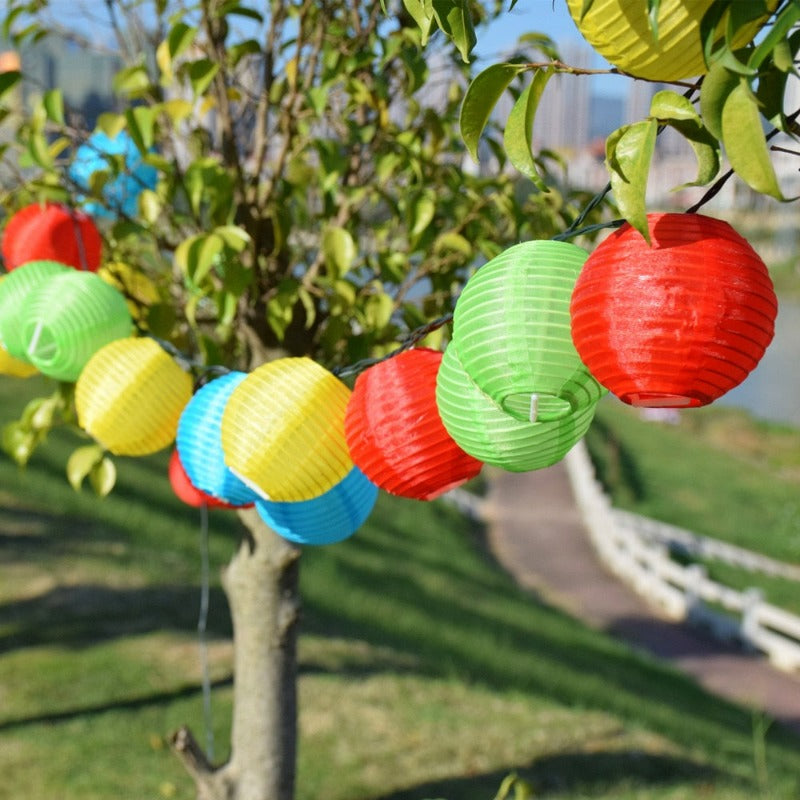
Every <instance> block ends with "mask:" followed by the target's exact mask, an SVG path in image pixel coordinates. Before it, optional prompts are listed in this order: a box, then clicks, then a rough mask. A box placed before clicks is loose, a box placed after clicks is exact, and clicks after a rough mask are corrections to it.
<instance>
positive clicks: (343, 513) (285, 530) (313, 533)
mask: <svg viewBox="0 0 800 800" xmlns="http://www.w3.org/2000/svg"><path fill="white" fill-rule="evenodd" d="M377 498H378V487H377V486H375V484H374V483H372V482H371V481H370V480H369V479H368V478H367V477H366V476H365V475H364V473H363V472H361V470H360V469H359V468H358V467H353V468H352V469H351V470H350V472H348V473H347V475H346V476H345V477H344V478H343V479H342V480H341V481H339V483H337V484H335V485H334V486H333V488H331V489H328V491H327V492H325V493H323V494H321V495H319V496H318V497H314V498H312V499H311V500H298V501H296V502H273V501H272V500H262V499H261V498H259V499H258V500H256V511H258V514H259V516H260V517H261V519H263V520H264V522H266V523H267V525H269V526H270V528H272V530H274V531H275V532H276V533H278V534H280V535H281V536H283V538H284V539H288V540H289V541H290V542H294V543H295V544H315V545H316V544H334V543H335V542H341V541H342V540H344V539H347V538H348V537H349V536H352V535H353V534H354V533H355V532H356V531H357V530H358V529H359V528H360V527H361V526H362V525H363V524H364V522H365V521H366V519H367V517H368V516H369V515H370V513H371V511H372V507H373V506H374V505H375V501H376V500H377Z"/></svg>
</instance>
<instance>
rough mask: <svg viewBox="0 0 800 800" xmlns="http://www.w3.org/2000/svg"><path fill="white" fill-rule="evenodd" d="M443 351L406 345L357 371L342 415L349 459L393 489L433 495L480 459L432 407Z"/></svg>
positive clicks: (472, 472)
mask: <svg viewBox="0 0 800 800" xmlns="http://www.w3.org/2000/svg"><path fill="white" fill-rule="evenodd" d="M441 361H442V354H441V353H440V352H438V351H436V350H430V349H427V348H418V349H414V350H407V351H405V352H404V353H400V354H399V355H397V356H394V357H392V358H390V359H388V360H386V361H382V362H380V363H378V364H375V365H374V366H372V367H370V368H369V369H368V370H366V371H364V372H363V373H361V375H359V376H358V379H357V380H356V385H355V388H354V389H353V394H352V395H351V397H350V401H349V402H348V405H347V414H346V415H345V423H344V424H345V436H346V438H347V446H348V447H349V449H350V456H351V458H352V459H353V463H354V464H356V466H358V467H359V469H361V471H362V472H363V473H364V474H365V475H366V476H367V477H368V478H369V479H370V480H371V481H372V482H373V483H374V484H376V485H377V486H379V487H380V488H382V489H385V490H386V491H387V492H391V493H392V494H397V495H401V496H403V497H413V498H415V499H418V500H432V499H433V498H434V497H437V496H438V495H440V494H442V493H444V492H446V491H447V490H448V489H452V488H453V487H455V486H458V485H459V484H461V483H464V481H467V480H469V479H470V478H474V477H475V476H476V475H477V474H478V473H479V472H480V471H481V467H482V466H483V463H482V462H481V461H478V460H477V459H475V458H473V457H472V456H470V455H467V454H466V453H465V452H464V451H463V450H462V449H461V448H460V447H459V446H458V445H457V444H456V443H455V442H454V441H453V439H452V438H451V436H450V434H448V433H447V431H446V430H445V427H444V424H443V423H442V420H441V418H440V416H439V410H438V408H437V406H436V375H437V373H438V371H439V364H440V363H441Z"/></svg>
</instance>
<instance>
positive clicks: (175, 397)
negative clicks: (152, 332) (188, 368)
mask: <svg viewBox="0 0 800 800" xmlns="http://www.w3.org/2000/svg"><path fill="white" fill-rule="evenodd" d="M191 397H192V379H191V377H190V376H189V374H188V373H186V372H185V371H184V370H183V369H181V367H180V366H179V365H178V364H177V362H176V361H175V360H174V359H173V358H172V356H170V355H169V354H168V353H167V352H166V351H165V350H164V349H163V348H162V347H161V346H160V345H159V344H158V343H157V342H155V341H154V340H153V339H148V338H141V339H136V338H126V339H117V340H116V341H114V342H111V343H110V344H107V345H106V346H105V347H102V348H101V349H100V350H98V351H97V352H96V353H95V354H94V355H93V356H92V357H91V359H90V360H89V362H88V363H87V364H86V366H85V367H84V368H83V371H82V372H81V374H80V377H79V378H78V382H77V384H76V385H75V408H76V410H77V412H78V424H79V425H80V426H81V427H82V428H83V429H84V430H85V431H86V432H87V433H89V434H91V435H92V436H93V437H94V438H95V439H96V440H97V441H98V442H99V443H100V444H102V445H103V447H105V448H106V449H107V450H108V451H110V452H111V453H114V454H116V455H121V456H144V455H148V454H150V453H155V452H157V451H158V450H162V449H163V448H165V447H167V446H168V445H170V444H171V443H172V442H173V441H174V439H175V433H176V431H177V428H178V419H179V418H180V415H181V412H182V411H183V409H184V407H185V406H186V404H187V403H188V402H189V400H191Z"/></svg>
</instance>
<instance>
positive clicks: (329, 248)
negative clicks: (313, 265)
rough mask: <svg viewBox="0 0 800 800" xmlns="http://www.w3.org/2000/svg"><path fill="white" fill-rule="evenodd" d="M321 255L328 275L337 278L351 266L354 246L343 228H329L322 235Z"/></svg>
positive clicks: (354, 252)
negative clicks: (323, 257)
mask: <svg viewBox="0 0 800 800" xmlns="http://www.w3.org/2000/svg"><path fill="white" fill-rule="evenodd" d="M322 253H323V255H324V256H325V265H326V266H327V268H328V272H329V274H330V275H331V276H332V277H334V278H338V277H340V276H341V275H344V274H345V273H346V272H347V271H348V270H349V269H350V267H351V266H352V264H353V261H354V259H355V257H356V244H355V242H354V241H353V237H352V236H351V235H350V233H349V232H348V231H346V230H345V229H344V228H339V227H333V226H332V227H329V228H326V230H325V233H323V234H322Z"/></svg>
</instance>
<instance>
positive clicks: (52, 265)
mask: <svg viewBox="0 0 800 800" xmlns="http://www.w3.org/2000/svg"><path fill="white" fill-rule="evenodd" d="M68 270H69V267H66V266H64V265H63V264H59V263H58V262H56V261H30V262H28V263H27V264H23V265H22V266H21V267H18V268H17V269H15V270H14V271H13V272H10V273H9V274H8V275H6V276H4V277H3V280H2V281H0V344H2V346H3V347H4V348H5V350H6V352H7V353H8V354H9V355H10V356H11V357H12V358H16V359H19V360H20V361H25V362H28V361H29V359H28V355H27V342H26V341H25V339H24V337H23V336H22V326H23V322H24V320H25V307H26V301H27V298H28V296H29V295H30V293H31V292H32V291H34V290H35V289H37V288H39V287H40V286H43V285H45V284H46V283H47V281H49V280H51V279H52V278H54V277H55V276H56V275H59V274H62V273H64V272H67V271H68Z"/></svg>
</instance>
